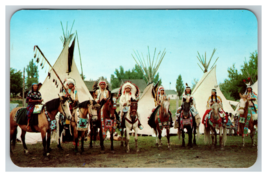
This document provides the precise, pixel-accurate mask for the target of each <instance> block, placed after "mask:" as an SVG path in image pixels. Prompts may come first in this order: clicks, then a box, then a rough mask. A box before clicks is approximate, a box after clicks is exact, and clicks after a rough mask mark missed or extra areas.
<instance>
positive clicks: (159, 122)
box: [153, 99, 172, 150]
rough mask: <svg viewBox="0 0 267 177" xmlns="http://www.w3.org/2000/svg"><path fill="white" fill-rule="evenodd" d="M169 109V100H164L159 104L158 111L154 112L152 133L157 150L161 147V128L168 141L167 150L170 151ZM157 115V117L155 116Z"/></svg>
mask: <svg viewBox="0 0 267 177" xmlns="http://www.w3.org/2000/svg"><path fill="white" fill-rule="evenodd" d="M169 107H170V99H165V100H163V101H162V102H161V104H160V107H159V109H158V110H155V111H158V113H157V112H156V116H155V124H156V126H154V128H153V129H154V132H155V134H156V145H157V146H158V148H160V147H161V145H162V144H161V133H162V130H163V128H165V129H166V134H167V140H168V148H169V150H171V145H170V124H171V121H170V119H172V118H171V117H170V114H169ZM157 114H158V115H157ZM158 139H159V142H158Z"/></svg>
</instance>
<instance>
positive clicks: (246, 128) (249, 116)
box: [239, 108, 252, 135]
mask: <svg viewBox="0 0 267 177" xmlns="http://www.w3.org/2000/svg"><path fill="white" fill-rule="evenodd" d="M251 114H252V110H251V109H250V108H248V114H247V119H246V118H245V117H241V116H240V118H239V123H244V124H245V127H244V132H243V135H247V134H248V126H249V121H250V119H251Z"/></svg>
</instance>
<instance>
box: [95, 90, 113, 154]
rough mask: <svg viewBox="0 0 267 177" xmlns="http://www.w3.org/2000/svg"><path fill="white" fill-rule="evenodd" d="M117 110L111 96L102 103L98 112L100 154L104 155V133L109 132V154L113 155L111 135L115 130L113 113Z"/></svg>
mask: <svg viewBox="0 0 267 177" xmlns="http://www.w3.org/2000/svg"><path fill="white" fill-rule="evenodd" d="M116 108H117V100H116V98H115V97H113V94H111V95H110V97H109V98H108V99H107V100H106V101H105V102H104V103H103V106H102V107H101V109H100V111H98V114H97V116H98V121H99V122H100V131H99V136H100V146H101V152H102V153H104V150H105V147H104V139H105V137H106V135H107V134H106V133H107V131H108V130H109V133H110V141H111V152H112V153H114V147H113V134H114V133H115V130H116V115H115V111H116Z"/></svg>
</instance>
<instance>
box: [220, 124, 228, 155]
mask: <svg viewBox="0 0 267 177" xmlns="http://www.w3.org/2000/svg"><path fill="white" fill-rule="evenodd" d="M219 130H220V146H221V150H224V142H223V133H227V132H226V131H227V129H226V131H225V132H223V127H220V129H219Z"/></svg>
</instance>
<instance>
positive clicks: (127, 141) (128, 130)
mask: <svg viewBox="0 0 267 177" xmlns="http://www.w3.org/2000/svg"><path fill="white" fill-rule="evenodd" d="M125 141H126V148H127V150H126V152H127V153H129V152H130V145H129V142H130V129H129V128H128V127H127V126H126V139H125Z"/></svg>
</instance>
